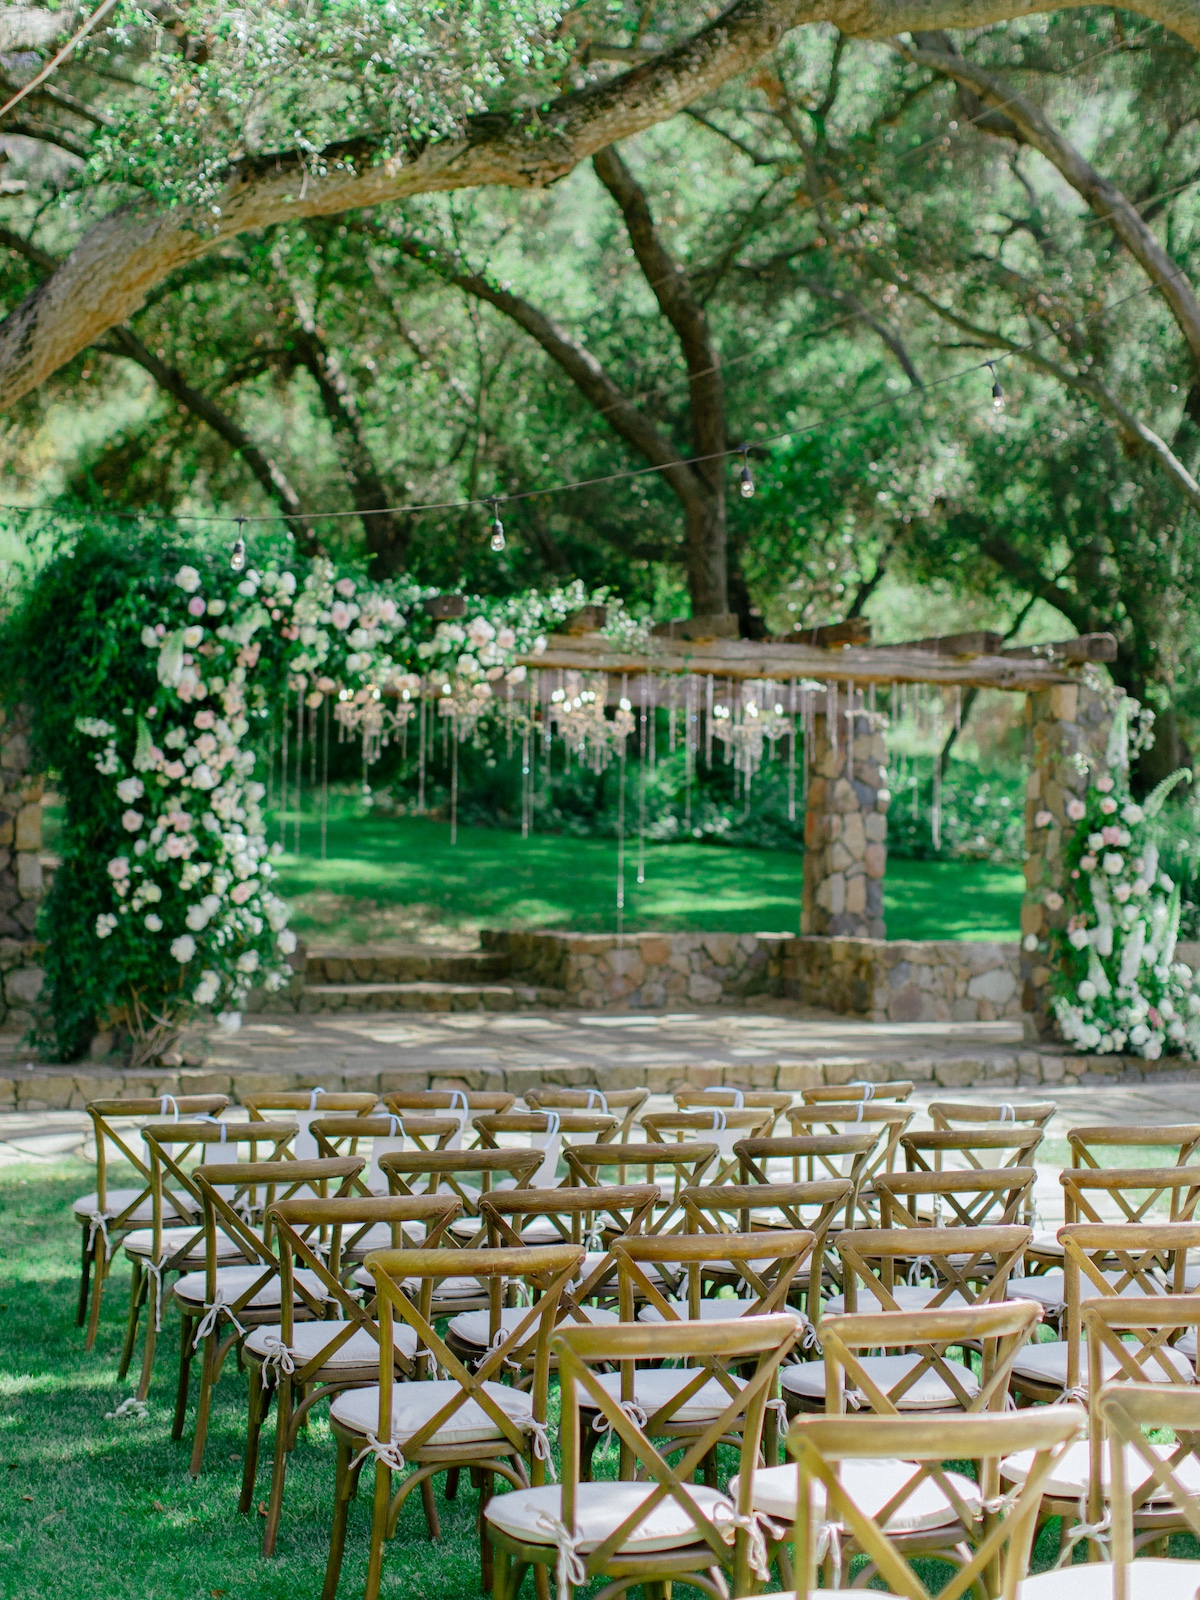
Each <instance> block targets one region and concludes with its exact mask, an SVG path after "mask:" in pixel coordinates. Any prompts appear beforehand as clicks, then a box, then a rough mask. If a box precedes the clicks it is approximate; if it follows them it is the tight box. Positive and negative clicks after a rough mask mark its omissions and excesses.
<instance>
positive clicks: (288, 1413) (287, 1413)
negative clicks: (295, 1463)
mask: <svg viewBox="0 0 1200 1600" xmlns="http://www.w3.org/2000/svg"><path fill="white" fill-rule="evenodd" d="M263 1398H264V1407H263V1409H264V1410H265V1409H266V1405H267V1404H269V1403H270V1402H269V1397H268V1396H266V1395H265V1394H264V1397H263ZM291 1435H292V1380H291V1379H290V1378H289V1377H288V1376H287V1374H286V1373H284V1372H281V1373H280V1374H279V1382H278V1384H277V1386H276V1389H275V1459H274V1462H273V1464H272V1467H271V1496H270V1499H269V1500H268V1501H267V1525H266V1527H265V1528H264V1529H263V1544H262V1553H263V1555H264V1556H273V1555H274V1554H275V1540H276V1538H277V1537H278V1535H279V1523H280V1519H281V1518H282V1516H283V1491H284V1486H285V1484H286V1481H287V1463H288V1452H289V1451H290V1450H291V1448H292V1438H291Z"/></svg>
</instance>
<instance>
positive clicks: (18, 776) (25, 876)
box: [0, 705, 45, 1032]
mask: <svg viewBox="0 0 1200 1600" xmlns="http://www.w3.org/2000/svg"><path fill="white" fill-rule="evenodd" d="M41 851H42V779H41V777H40V776H38V775H32V774H31V773H30V771H29V741H28V723H27V718H26V716H25V713H24V712H23V711H22V710H21V709H20V708H19V707H17V708H15V709H14V708H11V707H5V706H2V705H0V1027H2V1028H4V1030H5V1031H6V1032H24V1030H25V1028H26V1027H27V1026H28V1024H29V1021H30V1017H31V1015H32V1013H31V1010H30V1007H31V1006H32V1004H33V1002H34V1000H36V998H37V996H38V993H39V991H40V989H41V987H42V977H43V973H42V967H41V946H40V945H39V944H38V943H37V941H36V940H35V939H34V938H33V930H34V924H35V923H36V921H37V910H38V903H39V901H40V900H41V898H42V895H43V893H44V891H45V882H44V878H43V869H42V854H41Z"/></svg>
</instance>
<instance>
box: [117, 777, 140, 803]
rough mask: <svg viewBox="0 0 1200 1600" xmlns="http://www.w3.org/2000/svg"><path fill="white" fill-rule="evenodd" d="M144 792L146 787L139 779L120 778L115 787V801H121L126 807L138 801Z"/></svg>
mask: <svg viewBox="0 0 1200 1600" xmlns="http://www.w3.org/2000/svg"><path fill="white" fill-rule="evenodd" d="M145 792H146V785H145V784H144V783H143V782H142V780H141V779H140V778H122V779H121V781H120V783H119V784H118V785H117V799H118V800H123V801H124V802H125V804H126V805H127V806H128V805H132V804H133V802H134V801H135V800H140V799H141V797H142V796H143V795H144V794H145Z"/></svg>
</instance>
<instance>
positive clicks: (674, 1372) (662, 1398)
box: [579, 1367, 746, 1424]
mask: <svg viewBox="0 0 1200 1600" xmlns="http://www.w3.org/2000/svg"><path fill="white" fill-rule="evenodd" d="M695 1376H696V1369H695V1368H694V1367H642V1368H639V1369H638V1370H637V1371H635V1372H634V1375H633V1403H634V1405H637V1406H640V1407H641V1408H642V1410H643V1411H644V1412H645V1413H646V1415H647V1416H653V1415H654V1413H655V1412H656V1411H657V1410H658V1409H659V1407H660V1406H663V1405H666V1404H667V1403H668V1401H670V1400H672V1399H673V1398H674V1397H675V1395H677V1394H678V1393H679V1391H680V1390H681V1389H686V1388H687V1386H688V1384H689V1383H691V1382H693V1381H694V1379H695ZM597 1382H598V1383H599V1385H600V1387H601V1388H602V1389H603V1390H604V1392H605V1394H609V1395H612V1397H613V1398H614V1399H616V1400H619V1399H620V1398H621V1374H620V1373H619V1372H605V1373H602V1374H600V1375H599V1376H598V1378H597ZM733 1382H734V1384H735V1385H736V1387H737V1388H739V1389H744V1388H745V1387H746V1386H745V1384H744V1383H743V1382H742V1381H741V1380H740V1379H737V1378H735V1379H734V1380H733ZM731 1398H732V1396H731V1395H730V1394H729V1392H728V1390H726V1388H725V1386H724V1385H723V1384H721V1383H718V1381H717V1380H716V1378H709V1379H708V1380H707V1382H705V1383H704V1384H702V1385H701V1387H700V1388H699V1389H697V1390H696V1393H695V1394H693V1395H690V1396H689V1397H688V1399H686V1400H685V1401H684V1402H683V1404H682V1405H680V1406H679V1407H677V1409H676V1410H675V1411H673V1412H672V1413H671V1415H670V1417H669V1419H668V1421H669V1423H672V1424H673V1423H676V1422H688V1423H690V1422H711V1421H712V1419H713V1418H714V1417H719V1416H720V1415H721V1413H722V1411H724V1410H725V1408H726V1406H727V1405H729V1403H730V1400H731ZM579 1404H580V1406H581V1407H588V1408H589V1409H590V1406H589V1397H588V1396H587V1395H586V1394H585V1393H584V1391H583V1390H582V1389H580V1390H579Z"/></svg>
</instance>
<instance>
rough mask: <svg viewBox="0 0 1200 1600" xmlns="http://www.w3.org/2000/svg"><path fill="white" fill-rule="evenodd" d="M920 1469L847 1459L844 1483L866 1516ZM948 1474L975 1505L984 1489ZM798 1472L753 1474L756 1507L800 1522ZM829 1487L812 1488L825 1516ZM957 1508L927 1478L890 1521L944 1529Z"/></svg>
mask: <svg viewBox="0 0 1200 1600" xmlns="http://www.w3.org/2000/svg"><path fill="white" fill-rule="evenodd" d="M916 1470H917V1469H916V1467H915V1466H913V1465H912V1464H911V1463H909V1462H904V1461H843V1462H842V1466H841V1477H842V1482H843V1484H845V1486H846V1492H847V1493H848V1494H849V1496H850V1498H851V1499H852V1500H853V1501H854V1503H855V1505H856V1506H858V1507H860V1509H861V1510H863V1511H865V1512H866V1513H867V1515H868V1516H872V1517H873V1516H876V1515H878V1513H879V1512H880V1511H881V1510H882V1509H883V1507H884V1506H885V1505H887V1503H888V1501H889V1500H890V1499H891V1498H892V1496H893V1495H894V1494H897V1493H898V1492H899V1491H900V1490H901V1489H902V1488H903V1487H904V1485H905V1484H906V1483H907V1482H908V1480H909V1479H910V1478H911V1477H912V1476H913V1474H914V1473H915V1472H916ZM946 1476H947V1477H948V1478H949V1479H950V1481H951V1482H952V1483H953V1484H954V1487H955V1488H956V1489H957V1491H958V1493H959V1494H960V1495H961V1496H962V1498H963V1500H964V1501H965V1502H966V1503H967V1505H977V1504H978V1503H979V1499H980V1489H979V1485H978V1484H977V1483H972V1482H971V1480H970V1478H964V1477H963V1476H962V1474H961V1473H958V1472H949V1473H947V1474H946ZM737 1492H738V1480H737V1479H736V1478H733V1479H731V1480H730V1484H729V1493H730V1494H731V1495H733V1496H736V1494H737ZM797 1493H798V1483H797V1471H796V1466H795V1463H794V1462H789V1463H788V1464H787V1466H784V1467H762V1468H760V1469H759V1470H758V1471H757V1472H756V1473H755V1474H754V1487H753V1490H752V1491H751V1498H752V1500H753V1504H754V1509H755V1510H756V1511H761V1512H762V1513H763V1514H764V1515H765V1516H768V1517H778V1518H780V1519H781V1520H782V1521H783V1522H785V1523H786V1524H787V1525H788V1526H789V1527H790V1526H791V1524H792V1523H793V1522H794V1521H795V1520H796V1496H797ZM824 1507H825V1487H824V1485H823V1484H820V1483H817V1484H814V1486H813V1509H814V1511H815V1513H816V1515H817V1516H819V1517H822V1518H823V1517H824V1515H825V1510H824ZM955 1517H956V1512H955V1510H954V1507H953V1506H952V1505H951V1504H950V1501H949V1500H947V1498H946V1496H945V1495H944V1494H943V1493H942V1491H941V1490H940V1489H939V1488H938V1486H937V1484H936V1483H933V1482H932V1481H931V1480H930V1479H929V1478H926V1479H925V1480H924V1481H923V1482H922V1483H921V1484H920V1486H919V1487H918V1488H917V1489H915V1490H914V1491H913V1493H912V1495H911V1496H910V1497H909V1499H908V1500H906V1501H905V1503H904V1504H903V1505H902V1506H901V1507H900V1509H899V1510H898V1511H897V1512H896V1514H895V1515H894V1516H893V1517H891V1518H890V1519H889V1521H888V1524H887V1528H888V1532H889V1533H915V1532H918V1531H919V1530H921V1529H925V1528H944V1527H946V1526H947V1525H948V1524H951V1523H953V1522H954V1520H955Z"/></svg>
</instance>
